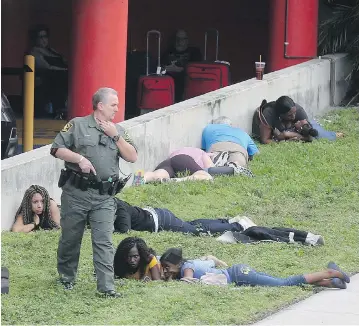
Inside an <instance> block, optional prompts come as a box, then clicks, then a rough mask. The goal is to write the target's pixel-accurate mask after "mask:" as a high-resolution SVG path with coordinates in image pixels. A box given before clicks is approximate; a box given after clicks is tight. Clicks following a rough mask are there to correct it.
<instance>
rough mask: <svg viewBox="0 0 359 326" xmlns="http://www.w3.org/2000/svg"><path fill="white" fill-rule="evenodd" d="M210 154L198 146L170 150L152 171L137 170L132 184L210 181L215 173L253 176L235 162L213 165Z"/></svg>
mask: <svg viewBox="0 0 359 326" xmlns="http://www.w3.org/2000/svg"><path fill="white" fill-rule="evenodd" d="M217 154H218V153H217ZM211 155H212V154H211ZM211 155H210V154H208V153H206V152H205V151H203V150H201V149H200V148H195V147H183V148H181V149H178V150H176V151H174V152H172V153H171V154H170V156H169V157H168V158H167V159H166V160H164V161H163V162H161V163H160V164H159V165H158V166H157V167H156V168H155V170H154V171H153V172H152V171H147V172H144V171H142V170H139V171H137V172H136V173H135V175H134V178H133V183H132V185H133V186H138V185H143V184H145V183H149V182H169V181H174V182H180V181H189V180H192V181H199V180H207V181H208V180H209V181H211V180H213V177H212V176H215V175H234V174H242V175H246V176H249V177H252V176H253V174H252V172H251V171H250V170H249V169H247V168H245V167H237V166H236V165H235V164H234V165H228V166H215V164H214V163H213V161H212V157H211ZM228 155H229V154H228ZM212 156H213V155H212ZM186 173H187V174H189V175H188V176H182V177H179V175H181V174H186ZM176 176H177V177H176Z"/></svg>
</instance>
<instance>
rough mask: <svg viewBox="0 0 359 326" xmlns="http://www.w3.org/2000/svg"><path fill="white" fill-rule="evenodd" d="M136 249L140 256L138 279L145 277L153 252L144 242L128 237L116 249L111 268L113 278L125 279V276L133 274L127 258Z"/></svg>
mask: <svg viewBox="0 0 359 326" xmlns="http://www.w3.org/2000/svg"><path fill="white" fill-rule="evenodd" d="M133 247H136V248H137V250H138V253H139V255H140V263H139V266H138V270H139V272H140V279H142V278H143V277H144V276H145V270H146V266H147V265H148V264H149V263H150V261H151V259H152V258H153V256H154V255H156V253H155V251H154V250H153V249H152V248H149V247H148V246H147V244H146V242H145V241H144V240H143V239H141V238H138V237H128V238H125V239H123V240H122V241H121V242H120V244H119V245H118V247H117V250H116V254H115V258H114V262H113V267H114V272H115V276H116V277H118V278H125V277H126V275H127V274H129V273H131V272H133V270H132V269H130V266H129V265H128V263H127V257H128V253H129V251H130V250H131V249H132V248H133Z"/></svg>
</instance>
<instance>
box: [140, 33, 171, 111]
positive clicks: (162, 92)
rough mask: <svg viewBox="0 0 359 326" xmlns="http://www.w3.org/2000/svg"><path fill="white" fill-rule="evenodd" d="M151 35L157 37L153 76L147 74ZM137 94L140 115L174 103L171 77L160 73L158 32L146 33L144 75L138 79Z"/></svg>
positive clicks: (159, 34) (159, 40)
mask: <svg viewBox="0 0 359 326" xmlns="http://www.w3.org/2000/svg"><path fill="white" fill-rule="evenodd" d="M151 34H156V35H157V36H158V61H157V72H156V73H155V74H150V73H149V51H148V50H149V37H150V35H151ZM137 92H138V93H137V106H138V107H139V108H140V109H141V113H146V110H151V111H152V110H157V109H161V108H164V107H166V106H169V105H172V104H173V103H174V102H175V84H174V80H173V78H172V77H171V76H169V75H162V73H161V33H160V32H159V31H156V30H151V31H148V32H147V55H146V75H145V76H141V77H140V78H139V80H138V87H137Z"/></svg>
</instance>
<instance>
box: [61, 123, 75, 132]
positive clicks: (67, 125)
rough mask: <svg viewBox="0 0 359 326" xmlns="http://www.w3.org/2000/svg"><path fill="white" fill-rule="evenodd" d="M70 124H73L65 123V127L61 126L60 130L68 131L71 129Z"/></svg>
mask: <svg viewBox="0 0 359 326" xmlns="http://www.w3.org/2000/svg"><path fill="white" fill-rule="evenodd" d="M72 126H73V124H72V123H71V122H68V123H66V125H65V127H63V128H62V130H61V131H62V132H68V131H69V130H70V129H71V127H72Z"/></svg>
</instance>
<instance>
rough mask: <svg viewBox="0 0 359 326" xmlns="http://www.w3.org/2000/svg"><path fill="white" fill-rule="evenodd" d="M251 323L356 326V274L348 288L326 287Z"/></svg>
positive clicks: (358, 285)
mask: <svg viewBox="0 0 359 326" xmlns="http://www.w3.org/2000/svg"><path fill="white" fill-rule="evenodd" d="M254 325H359V274H356V275H354V276H352V277H351V278H350V283H349V284H348V287H347V289H345V290H337V289H325V290H324V291H321V292H319V293H317V294H314V295H313V296H311V297H310V298H308V299H305V300H303V301H301V302H298V303H296V304H294V305H292V306H290V307H288V308H286V309H283V310H281V311H279V312H277V313H275V314H273V315H271V316H269V317H267V318H265V319H263V320H261V321H260V322H258V323H256V324H254Z"/></svg>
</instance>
